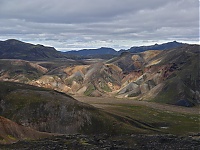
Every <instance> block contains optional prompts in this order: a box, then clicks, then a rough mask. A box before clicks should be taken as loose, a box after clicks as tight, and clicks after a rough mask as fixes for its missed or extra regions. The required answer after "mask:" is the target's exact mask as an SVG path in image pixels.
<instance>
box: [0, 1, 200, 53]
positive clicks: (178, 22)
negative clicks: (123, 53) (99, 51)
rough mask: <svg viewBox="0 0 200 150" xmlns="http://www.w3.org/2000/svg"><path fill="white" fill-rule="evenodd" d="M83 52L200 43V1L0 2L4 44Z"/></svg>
mask: <svg viewBox="0 0 200 150" xmlns="http://www.w3.org/2000/svg"><path fill="white" fill-rule="evenodd" d="M6 39H18V40H22V41H24V42H29V43H33V44H43V45H46V46H53V47H55V48H56V49H57V50H60V51H67V50H79V49H87V48H99V47H112V48H114V49H116V50H120V49H128V48H130V47H132V46H139V45H152V44H155V43H158V44H160V43H164V42H169V41H175V40H176V41H179V42H184V43H196V44H199V0H0V40H6Z"/></svg>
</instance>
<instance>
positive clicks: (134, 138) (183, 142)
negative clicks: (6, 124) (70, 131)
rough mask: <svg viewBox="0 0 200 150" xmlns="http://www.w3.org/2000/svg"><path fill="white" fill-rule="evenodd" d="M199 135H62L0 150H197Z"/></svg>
mask: <svg viewBox="0 0 200 150" xmlns="http://www.w3.org/2000/svg"><path fill="white" fill-rule="evenodd" d="M199 135H200V134H198V135H192V136H187V137H178V136H175V135H169V134H168V135H120V136H110V135H107V134H103V135H90V136H88V135H81V134H76V135H62V136H55V137H51V138H46V139H41V140H36V141H20V142H17V143H14V144H11V145H0V149H6V150H9V149H15V150H35V149H37V150H40V149H41V150H57V149H58V150H62V149H71V150H88V149H89V150H96V149H104V150H115V149H117V150H138V149H139V150H140V149H141V150H148V149H149V150H178V149H181V150H198V149H200V139H199Z"/></svg>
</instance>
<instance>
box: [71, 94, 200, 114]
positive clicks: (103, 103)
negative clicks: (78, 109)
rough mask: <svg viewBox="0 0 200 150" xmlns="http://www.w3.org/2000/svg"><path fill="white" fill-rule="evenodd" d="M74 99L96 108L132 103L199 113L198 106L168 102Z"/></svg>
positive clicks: (100, 98)
mask: <svg viewBox="0 0 200 150" xmlns="http://www.w3.org/2000/svg"><path fill="white" fill-rule="evenodd" d="M74 98H75V99H77V100H79V101H81V102H84V103H88V104H91V105H93V106H95V107H97V108H102V109H106V108H108V107H119V106H118V105H123V104H127V105H134V106H146V107H149V108H153V109H158V110H162V111H169V112H178V113H184V114H199V113H200V107H199V106H196V107H182V106H175V105H168V104H161V103H155V102H148V101H138V100H132V99H119V98H110V97H83V96H75V97H74Z"/></svg>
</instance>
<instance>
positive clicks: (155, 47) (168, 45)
mask: <svg viewBox="0 0 200 150" xmlns="http://www.w3.org/2000/svg"><path fill="white" fill-rule="evenodd" d="M183 45H184V43H179V42H177V41H173V42H168V43H163V44H154V45H150V46H134V47H131V48H130V49H128V50H127V51H129V52H131V53H138V52H144V51H147V50H166V49H171V48H177V47H179V46H183Z"/></svg>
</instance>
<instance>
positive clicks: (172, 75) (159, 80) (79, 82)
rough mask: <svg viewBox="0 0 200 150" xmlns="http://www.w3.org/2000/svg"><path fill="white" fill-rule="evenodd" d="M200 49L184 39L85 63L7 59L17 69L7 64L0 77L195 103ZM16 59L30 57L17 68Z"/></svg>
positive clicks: (81, 91)
mask: <svg viewBox="0 0 200 150" xmlns="http://www.w3.org/2000/svg"><path fill="white" fill-rule="evenodd" d="M199 54H200V51H199V45H184V46H182V47H178V48H174V49H170V50H164V51H159V50H150V51H145V52H141V53H135V54H132V53H130V52H123V53H122V54H121V55H120V56H117V57H114V58H112V59H110V60H107V61H102V60H101V61H100V62H95V63H88V60H85V63H84V60H82V62H81V63H78V62H77V63H70V64H69V63H68V62H66V64H65V63H64V62H62V65H61V66H59V65H58V64H59V63H56V64H57V65H56V66H55V65H54V67H52V66H53V62H52V63H46V64H45V62H43V63H35V62H32V63H30V62H24V61H19V60H18V61H14V63H13V62H12V63H10V64H9V65H7V68H8V67H9V68H14V69H15V71H14V74H15V76H13V75H14V74H12V71H10V70H9V69H7V70H8V71H7V72H6V69H2V70H1V77H0V78H1V80H5V79H7V80H11V81H12V80H14V81H17V82H24V81H25V83H28V84H31V85H36V86H39V87H45V88H50V89H54V90H57V91H60V92H64V93H68V94H72V95H85V96H111V97H120V98H124V97H129V98H133V99H138V100H148V101H149V100H153V101H156V102H163V103H169V104H176V105H182V106H194V105H196V104H198V103H199V101H198V100H199V99H200V94H199V93H200V91H199V89H200V80H199V70H200V69H199ZM2 61H3V60H2ZM4 61H5V60H4ZM16 62H18V63H17V64H18V66H19V62H20V63H22V62H23V64H24V63H25V64H24V65H21V66H20V67H21V68H23V69H21V68H20V69H18V70H16V68H17V67H18V66H17V65H16ZM16 66H17V67H16ZM28 66H30V67H29V68H28V69H27V67H28ZM4 67H5V68H6V66H4ZM2 68H3V67H2ZM18 68H19V67H18ZM20 70H26V71H20ZM31 73H32V74H34V76H33V75H32V74H31ZM8 75H9V78H8V77H7V76H8ZM32 76H33V77H32ZM24 78H25V79H26V80H25V79H24Z"/></svg>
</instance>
